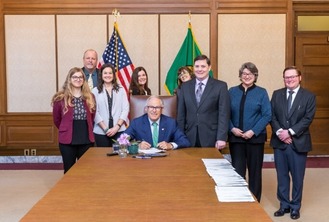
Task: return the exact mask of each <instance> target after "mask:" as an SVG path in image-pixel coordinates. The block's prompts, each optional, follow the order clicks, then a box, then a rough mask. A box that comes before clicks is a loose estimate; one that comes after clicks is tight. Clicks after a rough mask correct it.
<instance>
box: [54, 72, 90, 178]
mask: <svg viewBox="0 0 329 222" xmlns="http://www.w3.org/2000/svg"><path fill="white" fill-rule="evenodd" d="M51 103H52V106H53V120H54V124H55V126H56V127H57V128H58V140H59V149H60V152H61V155H62V158H63V163H64V173H66V172H67V171H68V170H69V169H70V168H71V167H72V166H73V165H74V164H75V162H76V161H77V160H78V159H79V158H80V157H81V156H82V155H83V154H84V153H85V152H86V151H87V150H88V149H89V147H92V146H93V145H94V142H95V139H94V134H93V124H94V118H95V111H96V104H95V99H94V96H93V94H92V93H91V91H90V89H89V86H88V84H87V82H86V81H85V74H84V73H83V71H82V69H81V68H77V67H75V68H72V69H71V70H70V71H69V73H68V75H67V77H66V80H65V82H64V85H63V87H62V89H61V90H60V91H58V92H57V93H56V94H55V95H54V96H53V98H52V102H51Z"/></svg>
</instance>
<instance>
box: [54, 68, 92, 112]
mask: <svg viewBox="0 0 329 222" xmlns="http://www.w3.org/2000/svg"><path fill="white" fill-rule="evenodd" d="M77 72H80V73H81V74H82V78H83V85H82V86H81V94H82V99H83V100H85V101H86V103H87V106H88V108H89V111H90V112H93V111H95V110H96V104H95V100H94V96H93V95H92V93H91V91H90V88H89V86H88V83H87V82H86V77H85V74H84V72H83V71H82V69H81V68H78V67H74V68H72V69H70V71H69V72H68V74H67V76H66V80H65V82H64V84H63V86H62V89H61V90H60V91H58V92H57V93H56V94H55V95H54V96H53V98H52V100H51V105H52V106H53V105H54V102H57V101H60V100H63V102H64V108H63V112H64V113H66V112H67V111H68V107H74V104H72V100H73V93H72V89H73V87H72V80H71V79H72V78H71V77H72V76H73V75H74V74H75V73H77Z"/></svg>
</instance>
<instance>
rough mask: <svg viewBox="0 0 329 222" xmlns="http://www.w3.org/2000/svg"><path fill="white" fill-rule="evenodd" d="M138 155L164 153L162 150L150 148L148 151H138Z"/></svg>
mask: <svg viewBox="0 0 329 222" xmlns="http://www.w3.org/2000/svg"><path fill="white" fill-rule="evenodd" d="M138 152H139V153H144V154H155V153H163V152H164V151H163V150H160V149H158V148H153V147H152V148H150V149H146V150H143V149H139V150H138Z"/></svg>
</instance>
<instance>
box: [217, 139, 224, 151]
mask: <svg viewBox="0 0 329 222" xmlns="http://www.w3.org/2000/svg"><path fill="white" fill-rule="evenodd" d="M225 146H226V142H225V141H223V140H217V141H216V144H215V147H216V148H217V149H219V150H222V149H224V148H225Z"/></svg>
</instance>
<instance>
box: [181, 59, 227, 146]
mask: <svg viewBox="0 0 329 222" xmlns="http://www.w3.org/2000/svg"><path fill="white" fill-rule="evenodd" d="M210 69H211V65H210V60H209V58H208V57H207V56H205V55H200V56H197V57H196V58H195V59H194V67H193V71H194V74H195V78H194V79H192V80H190V81H187V82H185V83H183V84H182V86H181V89H180V93H179V97H178V108H177V122H178V125H179V127H180V128H181V129H182V130H184V132H185V134H186V135H187V137H188V138H189V140H190V142H191V144H192V146H194V147H214V146H215V147H216V148H217V149H223V148H225V146H226V140H227V131H228V123H229V119H230V117H229V116H230V97H229V94H228V90H227V84H226V83H225V82H223V81H220V80H217V79H214V78H211V77H209V71H210Z"/></svg>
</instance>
